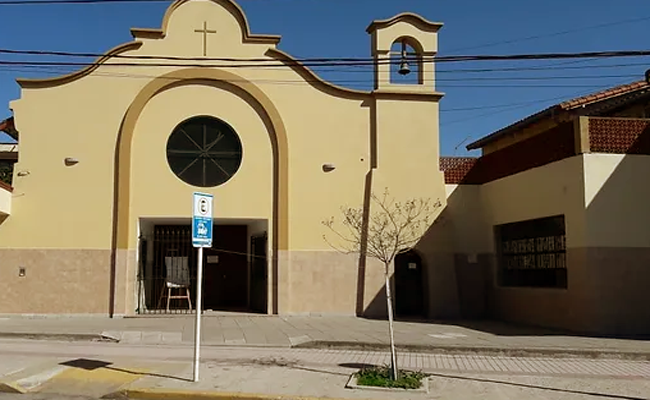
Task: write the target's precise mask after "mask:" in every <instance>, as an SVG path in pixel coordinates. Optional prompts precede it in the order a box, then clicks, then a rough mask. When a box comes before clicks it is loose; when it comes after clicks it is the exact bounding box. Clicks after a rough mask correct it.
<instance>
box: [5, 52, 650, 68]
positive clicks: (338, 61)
mask: <svg viewBox="0 0 650 400" xmlns="http://www.w3.org/2000/svg"><path fill="white" fill-rule="evenodd" d="M0 53H3V54H13V55H52V56H66V57H95V58H99V57H105V56H106V55H105V54H99V53H76V52H64V51H45V50H12V49H0ZM642 56H650V50H621V51H595V52H580V53H531V54H505V55H499V54H491V55H490V54H488V55H464V56H426V57H420V60H421V61H422V62H434V63H442V62H467V61H520V60H553V59H580V58H594V59H603V58H617V57H642ZM110 58H116V59H133V60H166V61H167V60H169V61H219V62H248V63H260V65H264V63H268V62H269V61H270V60H269V58H224V57H179V56H160V55H156V56H146V55H141V56H138V55H125V54H116V55H112V56H110ZM411 60H413V58H411ZM400 61H401V60H400V59H399V58H398V57H394V58H389V59H382V60H375V59H374V58H369V57H351V58H303V59H296V60H286V61H283V62H281V63H280V64H278V63H274V64H270V65H271V66H278V65H280V66H284V65H285V64H287V63H289V64H295V63H300V64H312V65H324V66H348V65H375V64H384V63H385V64H398V63H399V62H400ZM4 62H10V61H4ZM28 63H37V62H28ZM94 64H95V63H94V62H91V63H84V62H52V63H51V64H47V65H94ZM43 65H46V64H43ZM113 65H120V66H133V65H134V64H130V63H123V64H113ZM135 65H148V66H151V65H156V64H148V63H147V64H135ZM161 65H162V66H177V65H176V64H161ZM244 65H246V64H244ZM183 66H184V65H183ZM219 66H220V67H223V65H219ZM237 66H242V65H241V64H240V65H237ZM246 66H247V65H246Z"/></svg>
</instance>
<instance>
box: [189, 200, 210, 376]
mask: <svg viewBox="0 0 650 400" xmlns="http://www.w3.org/2000/svg"><path fill="white" fill-rule="evenodd" d="M212 200H213V197H212V195H211V194H205V193H194V195H193V203H194V204H193V209H192V246H194V247H198V252H199V255H198V265H197V269H196V321H195V325H194V382H198V381H199V349H200V346H201V310H202V308H203V305H202V304H201V303H202V302H201V300H202V298H203V248H204V247H212V215H213V214H212Z"/></svg>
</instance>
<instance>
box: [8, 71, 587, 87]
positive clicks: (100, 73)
mask: <svg viewBox="0 0 650 400" xmlns="http://www.w3.org/2000/svg"><path fill="white" fill-rule="evenodd" d="M2 70H4V71H8V70H11V71H15V72H23V71H26V72H33V69H31V68H30V69H20V68H11V69H10V68H6V69H0V71H2ZM41 70H44V71H47V72H50V71H51V72H57V73H65V72H68V71H62V70H52V69H50V70H49V71H48V69H43V68H41ZM91 77H96V78H134V79H137V78H140V79H154V78H160V79H168V80H171V81H177V80H179V79H180V78H174V77H164V76H159V75H148V74H137V73H120V72H104V71H95V72H93V74H92V75H91ZM225 81H226V82H232V83H236V82H244V81H246V82H252V83H256V84H270V85H305V84H310V83H319V82H322V81H321V80H319V79H255V78H252V79H243V78H242V79H226V80H225ZM328 82H329V83H332V84H337V85H353V84H367V85H370V84H372V82H373V80H372V79H367V80H352V79H350V80H344V79H340V80H329V81H328ZM386 82H387V83H388V82H389V81H386ZM444 86H445V87H447V88H473V89H480V88H489V89H494V88H498V89H504V88H515V89H516V88H519V89H532V88H561V89H566V88H593V87H594V85H593V84H498V85H485V84H483V85H478V84H470V85H462V84H446V85H444Z"/></svg>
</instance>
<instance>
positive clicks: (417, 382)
mask: <svg viewBox="0 0 650 400" xmlns="http://www.w3.org/2000/svg"><path fill="white" fill-rule="evenodd" d="M355 376H356V378H357V384H358V385H360V386H379V387H387V388H400V389H419V388H420V387H421V386H422V380H423V379H424V378H426V377H427V374H425V373H423V372H413V371H405V370H400V371H399V378H398V379H397V380H393V379H392V378H391V368H390V366H383V367H369V368H364V369H362V370H361V371H359V372H357V373H356V374H355Z"/></svg>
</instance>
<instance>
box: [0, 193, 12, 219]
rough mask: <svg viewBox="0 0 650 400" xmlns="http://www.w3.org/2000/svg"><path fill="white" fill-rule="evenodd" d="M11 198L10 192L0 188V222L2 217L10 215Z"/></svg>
mask: <svg viewBox="0 0 650 400" xmlns="http://www.w3.org/2000/svg"><path fill="white" fill-rule="evenodd" d="M11 198H12V194H11V192H10V191H8V190H7V189H3V188H1V187H0V219H2V220H3V219H4V218H3V216H5V217H6V216H7V215H10V214H11Z"/></svg>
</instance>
